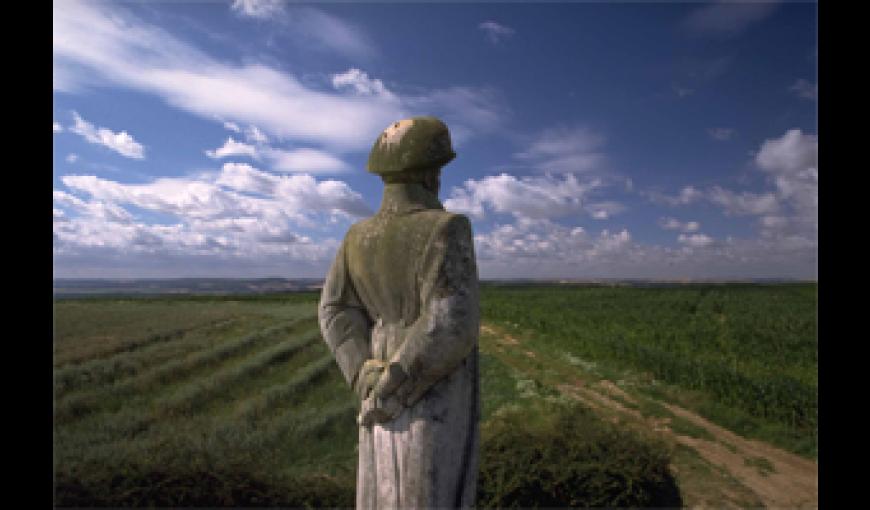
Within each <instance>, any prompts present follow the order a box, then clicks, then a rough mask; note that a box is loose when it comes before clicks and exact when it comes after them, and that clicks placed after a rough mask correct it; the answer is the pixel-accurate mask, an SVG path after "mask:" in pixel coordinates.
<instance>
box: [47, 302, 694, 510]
mask: <svg viewBox="0 0 870 510" xmlns="http://www.w3.org/2000/svg"><path fill="white" fill-rule="evenodd" d="M317 298H318V296H317V294H316V293H307V294H298V295H283V296H278V295H276V296H273V297H272V298H269V297H238V298H231V297H226V298H209V299H203V298H195V299H189V298H180V297H175V298H154V299H117V300H112V299H87V300H80V301H58V302H56V303H55V323H54V331H55V335H54V342H53V343H54V353H55V356H54V358H55V359H54V366H55V370H54V394H55V401H54V438H53V439H54V441H53V444H54V470H55V480H54V482H55V487H54V488H55V504H56V505H57V506H88V507H90V506H111V507H127V506H172V507H187V506H209V507H215V506H244V507H253V506H257V507H259V506H268V507H275V506H277V507H299V506H304V507H352V506H353V505H354V495H355V481H356V460H357V451H356V446H357V444H356V443H357V425H356V420H355V416H356V411H357V403H356V399H355V397H354V395H353V392H352V391H351V390H350V389H349V388H348V387H347V385H346V383H345V381H344V379H343V378H342V376H341V374H340V372H339V370H338V368H337V366H336V364H335V361H334V359H333V358H332V355H331V354H330V353H329V352H328V350H327V348H326V346H325V343H324V342H323V341H322V339H321V337H320V334H319V330H318V325H317V320H316V300H317ZM125 324H126V325H127V327H125ZM519 382H520V381H518V380H517V379H516V377H515V374H513V372H512V371H511V369H509V367H507V366H506V365H503V364H501V363H500V362H499V361H498V360H497V359H495V358H493V357H491V356H488V355H485V354H484V355H483V356H482V368H481V393H482V400H483V402H482V403H483V412H484V416H485V419H484V421H483V423H482V424H481V428H482V433H483V444H482V446H481V468H480V476H479V478H478V495H479V501H478V503H479V506H480V507H481V508H498V507H506V506H517V505H519V506H523V507H528V506H540V505H542V504H546V505H548V506H554V505H555V506H565V505H567V504H574V505H577V506H589V505H602V504H603V505H605V506H613V505H626V506H634V507H649V506H659V507H662V506H667V507H671V506H680V499H679V498H680V496H679V493H678V491H677V489H676V485H675V481H674V479H673V477H672V476H671V475H670V473H669V472H668V469H667V466H668V463H669V460H668V454H667V452H666V450H665V449H663V447H662V446H661V445H657V444H649V443H647V442H646V441H645V440H642V439H640V438H639V437H637V436H634V435H631V434H629V433H627V432H625V431H621V430H616V429H614V428H613V427H611V426H610V424H609V423H605V422H603V421H601V420H599V419H598V418H597V417H596V416H594V415H593V414H592V413H591V412H588V410H583V409H578V408H576V407H570V408H564V409H563V408H560V407H554V408H550V407H546V406H548V405H549V404H547V403H546V402H539V401H538V399H528V398H523V396H522V395H521V394H519V393H518V392H517V388H518V387H519V386H518V384H519ZM534 405H536V406H539V407H540V406H545V407H542V408H540V409H535V410H530V409H529V407H528V406H534ZM504 410H509V411H510V412H507V413H505V412H500V411H504ZM497 411H499V412H497ZM529 416H535V417H538V418H540V419H535V420H529ZM569 452H570V455H569ZM542 458H547V459H560V462H547V463H540V462H537V463H536V459H537V460H540V459H542ZM515 465H523V466H525V467H526V469H524V470H523V472H522V473H520V472H516V470H515V469H514V468H513V466H515Z"/></svg>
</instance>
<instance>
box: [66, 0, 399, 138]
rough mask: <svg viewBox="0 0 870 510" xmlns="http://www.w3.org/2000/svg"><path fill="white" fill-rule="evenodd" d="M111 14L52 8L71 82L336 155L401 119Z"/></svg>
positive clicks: (374, 104) (105, 9)
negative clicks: (108, 86)
mask: <svg viewBox="0 0 870 510" xmlns="http://www.w3.org/2000/svg"><path fill="white" fill-rule="evenodd" d="M115 7H116V6H114V5H112V4H102V3H79V2H72V1H65V2H55V3H54V4H53V25H54V32H53V33H54V61H55V63H59V64H69V65H73V64H74V65H75V66H76V68H77V69H80V70H81V71H79V75H81V74H83V72H85V71H87V74H86V76H87V77H89V78H94V77H99V78H101V79H103V80H107V81H109V82H110V83H114V84H117V85H121V86H125V87H130V88H133V89H136V90H140V91H143V92H150V93H153V94H156V95H158V96H159V97H162V98H163V99H164V100H165V101H167V102H168V103H169V104H171V105H173V106H175V107H177V108H181V109H183V110H186V111H188V112H191V113H194V114H197V115H201V116H203V117H206V118H208V119H214V118H215V117H219V118H222V119H224V122H234V123H239V122H243V123H246V124H252V125H257V126H260V127H261V128H263V129H266V130H267V131H269V132H271V133H274V134H276V135H278V136H282V137H288V138H292V139H298V140H303V141H308V142H314V143H321V144H328V145H335V146H339V147H343V148H361V147H366V146H368V145H370V144H371V143H372V140H373V139H374V137H375V136H376V135H377V133H379V132H380V130H381V129H383V127H384V126H386V125H388V124H389V123H390V122H392V121H394V120H395V119H397V118H401V117H403V114H404V110H403V108H402V105H401V104H399V102H398V101H396V100H390V99H387V98H383V97H368V98H365V100H360V99H359V98H355V97H346V96H343V95H335V94H328V93H324V92H319V91H316V90H312V89H309V88H307V87H305V86H304V85H302V84H301V83H300V82H299V81H298V80H297V79H296V78H295V77H293V76H292V75H289V74H286V73H283V72H280V71H277V70H275V69H272V68H270V67H266V66H263V65H259V64H245V65H239V66H236V65H232V64H227V63H225V62H223V61H218V60H216V59H214V58H212V57H210V56H208V55H206V54H204V53H203V52H201V51H199V50H198V49H196V48H194V47H192V46H190V45H189V44H187V43H185V42H183V41H181V40H179V39H177V38H176V37H174V36H173V35H171V34H169V33H167V32H165V31H164V30H162V29H160V28H157V27H155V26H152V25H147V24H145V23H143V22H141V21H140V20H139V19H137V18H135V17H133V16H132V15H130V14H129V13H128V12H126V11H124V10H121V9H117V8H115ZM227 98H232V101H228V100H227Z"/></svg>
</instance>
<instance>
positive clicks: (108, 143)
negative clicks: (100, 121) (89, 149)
mask: <svg viewBox="0 0 870 510" xmlns="http://www.w3.org/2000/svg"><path fill="white" fill-rule="evenodd" d="M72 114H73V121H74V122H73V125H72V126H70V127H69V130H70V132H72V133H75V134H77V135H81V136H82V137H83V138H84V139H85V140H87V141H88V142H90V143H93V144H97V145H102V146H104V147H108V148H109V149H111V150H113V151H115V152H117V153H118V154H120V155H122V156H124V157H127V158H133V159H144V158H145V148H144V147H143V146H142V144H140V143H139V142H137V141H136V140H134V139H133V137H132V136H130V135H129V134H128V133H127V132H126V131H121V132H119V133H115V132H113V131H112V130H110V129H108V128H103V127H101V128H96V127H95V126H94V125H93V124H91V123H90V122H88V121H86V120H84V119H83V118H82V117H81V116H80V115H79V114H78V113H77V112H72Z"/></svg>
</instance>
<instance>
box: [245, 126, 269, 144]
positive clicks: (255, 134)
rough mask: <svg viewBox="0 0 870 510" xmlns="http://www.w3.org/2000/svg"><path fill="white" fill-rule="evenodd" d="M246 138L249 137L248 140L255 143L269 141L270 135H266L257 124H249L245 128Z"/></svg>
mask: <svg viewBox="0 0 870 510" xmlns="http://www.w3.org/2000/svg"><path fill="white" fill-rule="evenodd" d="M245 138H247V140H248V141H249V142H254V143H261V144H262V143H268V142H269V137H268V136H266V134H265V133H263V132H262V131H260V130H259V129H258V128H257V126H248V127H247V128H246V129H245Z"/></svg>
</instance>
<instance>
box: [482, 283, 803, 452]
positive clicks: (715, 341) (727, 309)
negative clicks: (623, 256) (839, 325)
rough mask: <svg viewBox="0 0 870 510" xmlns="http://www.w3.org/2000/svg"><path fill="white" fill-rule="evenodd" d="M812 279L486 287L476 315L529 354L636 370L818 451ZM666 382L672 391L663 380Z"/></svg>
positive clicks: (729, 423) (678, 395) (746, 427)
mask: <svg viewBox="0 0 870 510" xmlns="http://www.w3.org/2000/svg"><path fill="white" fill-rule="evenodd" d="M816 289H817V285H816V284H780V285H758V284H752V285H736V284H735V285H687V286H676V287H667V288H662V287H567V286H565V287H553V286H525V287H488V288H485V290H484V293H483V298H482V307H483V309H484V311H483V315H484V316H485V317H486V318H487V320H489V321H490V322H492V323H495V324H499V325H501V326H504V327H505V328H507V330H509V331H511V332H513V333H515V334H517V333H527V334H528V337H529V338H528V342H530V345H531V346H533V347H535V348H536V349H540V350H543V351H546V352H550V353H553V354H558V355H561V356H562V357H564V358H565V359H568V360H573V362H574V364H575V365H579V366H582V365H583V364H584V363H586V364H587V366H589V365H588V363H592V364H594V365H595V366H596V368H598V370H599V371H604V372H607V371H608V370H609V373H607V375H609V376H612V377H616V378H617V379H619V378H621V377H620V374H619V372H620V371H627V372H629V373H634V374H646V375H647V376H648V379H649V380H652V381H656V382H657V383H664V385H665V386H663V385H662V384H643V385H641V386H642V389H643V390H646V391H647V392H649V393H651V394H654V395H656V396H660V397H661V396H666V395H663V394H662V393H663V392H668V391H669V390H670V393H671V394H670V395H667V396H668V397H669V398H670V399H676V400H679V401H681V403H683V404H685V405H687V406H689V407H691V408H694V409H695V410H696V411H699V412H700V413H701V414H702V415H704V416H706V417H707V418H709V419H711V420H713V421H715V422H717V423H720V424H721V425H723V426H726V427H728V428H732V429H735V430H737V431H738V432H740V433H741V434H744V435H748V436H751V437H757V438H759V439H763V440H766V441H770V442H772V443H774V444H777V445H779V446H781V447H783V448H786V449H788V450H790V451H793V452H795V453H798V454H801V455H804V456H806V457H809V458H815V457H816V456H817V450H816V448H817V446H816V445H817V430H818V429H817V420H818V401H817V396H818V341H817V334H816V333H817V324H816V315H817V314H816V306H817V300H816V292H817V291H816ZM668 386H670V388H669V387H668Z"/></svg>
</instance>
